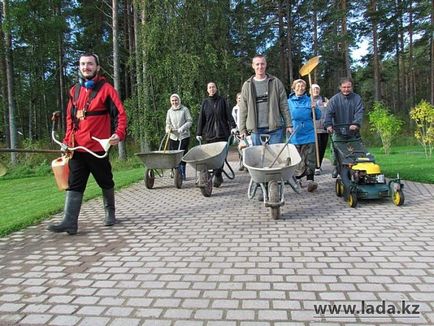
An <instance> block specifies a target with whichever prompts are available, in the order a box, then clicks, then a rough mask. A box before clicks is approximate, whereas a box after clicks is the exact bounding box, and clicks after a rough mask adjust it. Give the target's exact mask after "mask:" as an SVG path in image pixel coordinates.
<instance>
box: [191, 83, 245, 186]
mask: <svg viewBox="0 0 434 326" xmlns="http://www.w3.org/2000/svg"><path fill="white" fill-rule="evenodd" d="M207 92H208V98H206V99H205V100H203V102H202V105H201V107H200V112H199V119H198V122H197V132H196V138H197V140H198V141H199V142H201V141H202V140H204V141H205V142H207V143H215V142H219V141H227V140H228V138H229V136H230V134H231V131H232V130H235V129H236V127H237V125H236V124H235V121H234V118H233V117H232V112H231V109H230V107H229V105H228V103H227V101H226V100H225V99H224V98H223V97H222V96H220V95H218V92H217V85H216V83H214V82H209V83H208V84H207ZM222 171H223V167H222V168H220V169H216V170H215V171H214V175H215V179H214V186H215V187H220V185H221V184H222V183H223V176H222Z"/></svg>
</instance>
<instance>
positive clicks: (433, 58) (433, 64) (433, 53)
mask: <svg viewBox="0 0 434 326" xmlns="http://www.w3.org/2000/svg"><path fill="white" fill-rule="evenodd" d="M431 26H434V0H431ZM430 42H431V105H434V32H431V40H430Z"/></svg>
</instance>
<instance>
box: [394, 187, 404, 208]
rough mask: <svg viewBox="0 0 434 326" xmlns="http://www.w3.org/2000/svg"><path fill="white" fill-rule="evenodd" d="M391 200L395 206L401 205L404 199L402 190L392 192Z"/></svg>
mask: <svg viewBox="0 0 434 326" xmlns="http://www.w3.org/2000/svg"><path fill="white" fill-rule="evenodd" d="M392 200H393V203H394V204H395V205H396V206H401V205H403V204H404V201H405V198H404V193H403V192H402V190H394V191H393V194H392Z"/></svg>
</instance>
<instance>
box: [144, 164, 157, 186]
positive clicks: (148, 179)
mask: <svg viewBox="0 0 434 326" xmlns="http://www.w3.org/2000/svg"><path fill="white" fill-rule="evenodd" d="M154 181H155V173H154V170H152V169H146V171H145V186H146V188H148V189H152V187H154Z"/></svg>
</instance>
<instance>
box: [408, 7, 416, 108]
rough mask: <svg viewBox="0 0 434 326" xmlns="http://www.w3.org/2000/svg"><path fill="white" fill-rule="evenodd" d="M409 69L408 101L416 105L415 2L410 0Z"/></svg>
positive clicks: (411, 105)
mask: <svg viewBox="0 0 434 326" xmlns="http://www.w3.org/2000/svg"><path fill="white" fill-rule="evenodd" d="M408 15H409V21H408V38H409V40H408V71H409V72H410V74H409V75H410V76H409V81H408V87H409V99H410V100H409V103H407V104H408V105H409V106H410V107H413V106H414V105H415V98H414V97H415V91H416V90H415V87H416V80H415V75H414V67H413V2H412V1H411V0H410V1H409V3H408Z"/></svg>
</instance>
